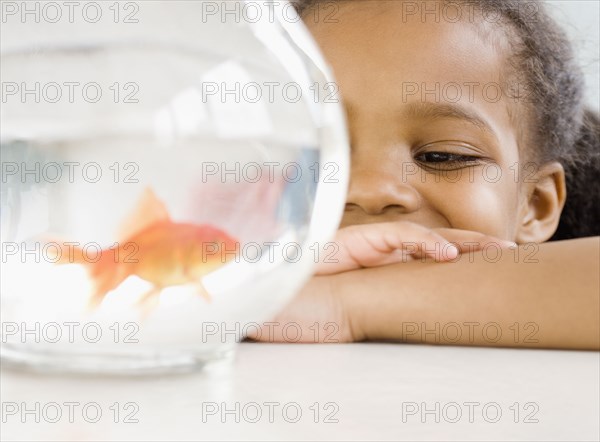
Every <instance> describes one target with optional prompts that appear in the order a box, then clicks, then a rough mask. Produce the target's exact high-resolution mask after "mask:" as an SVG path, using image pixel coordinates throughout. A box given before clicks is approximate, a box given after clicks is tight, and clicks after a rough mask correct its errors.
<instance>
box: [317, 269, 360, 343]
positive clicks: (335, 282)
mask: <svg viewBox="0 0 600 442" xmlns="http://www.w3.org/2000/svg"><path fill="white" fill-rule="evenodd" d="M362 272H364V270H354V271H351V272H345V273H339V274H336V275H332V276H329V277H327V278H328V279H329V283H330V293H331V294H332V296H333V298H334V299H336V300H337V302H338V303H339V305H340V309H341V311H342V314H343V321H344V323H345V324H346V326H347V327H348V329H349V333H350V336H351V339H352V341H353V342H360V341H365V340H368V334H367V326H368V321H367V320H366V319H367V317H368V308H369V303H368V296H365V293H364V292H363V289H362V287H363V285H362V284H361V279H363V278H362V275H361V273H362Z"/></svg>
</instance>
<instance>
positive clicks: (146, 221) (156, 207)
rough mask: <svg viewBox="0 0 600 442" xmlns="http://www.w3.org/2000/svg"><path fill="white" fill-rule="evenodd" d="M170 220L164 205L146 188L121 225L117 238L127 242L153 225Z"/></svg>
mask: <svg viewBox="0 0 600 442" xmlns="http://www.w3.org/2000/svg"><path fill="white" fill-rule="evenodd" d="M170 219H171V218H170V217H169V211H168V210H167V208H166V207H165V205H164V203H163V202H162V201H161V200H160V199H158V196H156V194H155V193H154V191H153V190H152V189H150V188H149V187H146V188H145V189H144V192H143V193H142V196H141V198H140V200H139V201H138V203H137V205H136V207H135V208H134V209H133V211H132V212H131V213H130V214H129V215H128V216H127V217H126V218H125V219H124V220H123V222H122V223H121V227H120V229H119V238H120V239H122V240H127V239H128V238H130V237H132V236H133V235H135V234H136V233H138V232H140V231H142V230H144V229H145V228H146V227H148V226H150V225H152V224H154V223H157V222H160V221H170Z"/></svg>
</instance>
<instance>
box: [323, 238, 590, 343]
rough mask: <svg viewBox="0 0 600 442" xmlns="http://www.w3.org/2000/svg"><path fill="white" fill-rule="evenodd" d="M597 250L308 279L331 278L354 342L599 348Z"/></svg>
mask: <svg viewBox="0 0 600 442" xmlns="http://www.w3.org/2000/svg"><path fill="white" fill-rule="evenodd" d="M599 250H600V238H598V237H595V238H585V239H579V240H571V241H561V242H554V243H546V244H541V245H540V246H539V250H537V252H536V253H535V254H534V256H531V257H530V258H531V259H533V260H534V261H537V262H533V263H528V262H524V261H525V256H527V255H528V254H527V253H525V252H524V250H523V248H520V249H519V252H520V253H519V255H518V259H516V261H517V262H515V252H514V251H511V250H505V251H503V252H506V253H503V256H502V258H501V259H500V260H499V261H497V262H494V263H491V262H486V260H485V259H484V256H483V254H482V253H479V252H477V253H474V254H472V255H463V256H462V257H461V259H460V260H458V262H455V263H445V264H439V263H429V262H425V263H423V262H408V263H402V264H394V265H389V266H384V267H376V268H370V269H361V270H355V271H352V272H346V273H340V274H336V275H333V276H326V277H317V278H314V279H318V278H331V280H330V281H328V285H331V287H332V291H333V293H332V296H333V297H334V298H336V299H339V301H340V302H341V305H342V308H343V310H344V312H345V316H346V317H347V318H348V321H349V323H350V326H351V329H352V333H351V335H352V336H353V337H354V338H355V339H359V340H360V339H363V338H364V339H369V340H372V339H378V340H379V339H386V340H388V339H389V340H402V341H407V342H420V343H423V342H427V343H436V338H437V343H441V344H443V343H454V344H460V345H485V346H490V345H493V346H508V347H545V348H571V349H593V350H598V349H599V347H600V328H599V322H600V318H599V316H600V287H599V285H600V283H599V279H600V274H599V272H600V270H599V268H600V259H599V254H600V253H599ZM469 257H471V258H472V259H471V260H470V259H468V258H469ZM469 261H472V262H469ZM321 286H323V285H321ZM436 323H439V326H438V329H439V331H437V330H436ZM450 323H456V324H458V326H459V327H458V328H459V329H460V331H461V336H460V338H458V339H456V336H457V326H455V325H454V324H450ZM492 323H496V324H498V325H497V326H496V325H494V324H492ZM515 323H516V324H515ZM476 324H479V325H476ZM486 324H488V327H487V329H486V332H487V334H485V335H484V333H483V328H484V326H485V325H486ZM489 324H491V325H489ZM415 327H416V331H415ZM498 329H499V330H500V331H501V333H502V335H501V337H500V338H499V339H498V341H496V342H493V341H494V340H495V337H496V332H497V330H498ZM517 329H518V334H517V332H516V330H517ZM430 330H436V331H434V332H432V333H430V334H428V335H424V336H423V333H425V332H426V331H430ZM486 336H487V337H486ZM527 337H528V339H527ZM515 340H516V342H515ZM535 341H537V342H535Z"/></svg>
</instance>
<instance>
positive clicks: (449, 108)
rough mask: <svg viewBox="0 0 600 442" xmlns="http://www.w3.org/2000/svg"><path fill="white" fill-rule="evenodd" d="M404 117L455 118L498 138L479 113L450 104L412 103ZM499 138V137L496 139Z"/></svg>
mask: <svg viewBox="0 0 600 442" xmlns="http://www.w3.org/2000/svg"><path fill="white" fill-rule="evenodd" d="M402 115H403V116H405V117H412V118H422V119H427V118H433V119H437V118H453V119H456V120H462V121H466V122H467V123H470V124H472V125H474V126H476V127H477V128H479V129H480V130H482V131H484V132H488V133H489V134H491V135H493V136H496V133H495V132H494V130H493V129H492V127H491V126H490V125H489V123H488V122H487V121H486V120H485V118H483V117H482V116H481V115H479V114H478V113H477V112H475V111H472V110H470V109H467V108H465V107H463V106H459V105H457V104H450V103H431V102H418V103H410V104H408V105H407V106H406V108H404V109H403V110H402ZM496 138H497V137H496Z"/></svg>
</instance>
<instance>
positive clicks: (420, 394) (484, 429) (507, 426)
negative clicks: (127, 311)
mask: <svg viewBox="0 0 600 442" xmlns="http://www.w3.org/2000/svg"><path fill="white" fill-rule="evenodd" d="M599 361H600V353H597V352H573V351H546V350H511V349H491V348H465V347H436V346H424V345H402V344H385V343H368V344H346V345H341V344H308V345H299V344H282V345H276V344H258V343H242V344H240V345H239V347H238V350H237V353H236V355H235V358H234V360H233V361H232V362H231V363H230V364H226V365H225V366H224V367H221V368H220V369H219V370H213V371H212V372H200V373H193V374H186V375H172V376H161V377H156V376H155V377H141V378H132V377H129V378H110V377H78V376H66V375H52V376H43V375H34V374H26V373H21V372H15V371H10V370H7V369H4V370H3V371H2V379H1V387H2V390H1V398H2V403H3V407H7V406H8V407H10V406H11V405H10V404H13V403H17V404H23V403H24V404H26V406H28V407H29V408H31V409H33V410H35V408H34V404H35V403H36V402H38V403H39V406H40V409H39V410H40V411H39V412H35V411H34V413H32V414H31V415H27V414H25V415H23V414H22V410H21V409H19V411H18V412H17V414H11V415H8V414H7V413H5V414H4V415H3V417H2V418H3V421H4V422H3V423H2V425H1V427H2V430H1V438H2V440H5V441H9V440H23V441H25V440H26V441H33V440H57V441H58V440H61V441H63V440H78V441H83V440H94V441H100V440H102V441H113V440H114V441H117V440H118V441H127V440H137V441H167V440H184V441H196V440H198V441H200V440H282V441H283V440H545V441H548V440H560V441H563V440H578V441H584V440H598V439H599V437H600V429H599V425H600V424H599V415H600V405H599V402H600V398H599V396H600V385H599V382H600V381H599V379H600V364H599ZM51 402H55V403H57V404H59V406H60V410H61V411H62V413H63V415H62V417H61V418H60V420H58V422H56V423H50V422H47V421H44V415H43V410H42V407H44V406H46V409H45V412H46V417H47V418H49V419H50V420H52V419H55V415H56V410H57V408H56V406H49V405H47V404H49V403H51ZM65 402H75V403H78V404H76V405H71V406H69V405H63V404H64V403H65ZM115 402H116V403H118V404H119V405H117V406H116V407H115V406H113V404H114V403H115ZM470 402H475V403H478V404H479V405H476V404H473V405H465V403H470ZM515 402H517V403H519V405H518V406H516V407H515V406H514V405H513V404H514V403H515ZM90 403H95V404H98V405H90V406H89V407H91V408H89V407H88V408H86V410H87V411H86V413H87V414H86V415H85V416H86V417H87V418H88V419H90V420H93V419H94V416H95V410H96V409H97V408H99V409H100V410H101V411H102V417H101V418H100V420H99V421H98V422H96V423H93V422H86V420H85V419H84V415H83V412H82V409H83V406H84V405H86V404H90ZM127 403H134V404H135V405H131V404H130V405H127V406H125V404H127ZM253 403H254V404H253ZM268 403H275V404H268ZM315 403H318V405H316V406H315V405H314V404H315ZM411 403H413V404H411ZM414 403H416V404H417V405H416V406H417V407H419V408H417V409H416V410H417V411H416V414H409V411H411V410H415V408H414V407H415V405H414ZM436 403H439V413H438V416H437V417H439V420H440V422H439V423H436V421H435V420H436V412H435V406H436V405H435V404H436ZM450 403H456V404H457V405H453V404H451V405H448V404H450ZM527 403H534V404H535V405H532V404H529V405H527V408H526V405H525V404H527ZM7 404H8V405H7ZM236 404H237V407H238V410H239V411H238V412H236V411H235V410H236ZM495 404H497V405H495ZM13 405H14V404H13ZM485 405H487V407H486V410H487V411H486V413H485V414H484V413H483V407H484V406H485ZM19 406H21V405H19ZM111 406H112V407H113V408H112V409H111ZM284 406H285V407H286V412H285V413H284V412H283V408H284ZM52 407H54V408H52ZM69 407H72V409H73V410H74V413H73V422H72V423H71V422H69V416H68V410H69ZM411 407H412V408H411ZM425 407H426V408H427V409H429V410H434V411H433V412H432V413H430V414H424V415H422V414H421V411H422V410H424V409H425ZM509 407H512V409H511V408H509ZM403 408H404V414H403ZM498 408H499V409H500V410H501V412H502V416H501V417H500V419H499V420H498V422H496V423H493V422H488V421H487V420H486V419H488V420H490V421H492V420H494V419H495V416H496V409H498ZM116 409H119V410H120V413H119V415H115V410H116ZM298 409H299V410H300V411H301V413H302V415H301V417H300V419H299V421H298V422H296V423H294V422H292V421H293V420H294V419H295V417H296V410H298ZM469 409H471V410H473V416H472V418H471V417H470V416H469ZM516 409H519V410H520V413H519V415H518V416H515V410H516ZM227 410H231V412H230V413H229V414H227V413H225V414H222V412H225V411H227ZM270 410H271V411H272V412H273V414H272V417H271V416H269V411H270ZM316 410H319V413H318V414H317V413H316ZM458 410H460V411H461V412H462V417H461V418H460V420H459V421H458V422H456V423H451V422H449V421H450V420H453V419H455V416H456V412H457V411H458ZM257 411H260V412H261V413H262V417H260V420H258V422H256V423H253V422H251V421H252V420H254V419H256V416H257V414H256V413H257ZM131 412H132V413H133V416H132V418H133V419H137V420H138V422H137V423H136V422H129V423H126V422H123V421H124V420H125V415H127V414H129V413H131ZM211 412H215V414H211ZM36 413H37V416H40V417H41V421H40V423H35V418H36ZM530 413H533V415H532V416H530V419H532V420H533V419H535V420H537V421H538V422H528V423H526V422H524V421H525V420H526V416H527V415H529V414H530ZM327 416H329V418H330V420H333V422H325V420H327V419H326V417H327ZM515 417H516V419H517V421H518V422H517V423H515ZM23 418H24V419H26V423H22V422H21V420H22V419H23ZM115 418H116V420H117V422H116V423H115V422H114V420H115ZM315 418H316V420H317V423H315ZM422 419H425V422H422ZM236 420H239V422H236ZM271 420H272V422H271ZM336 420H337V422H335V421H336ZM223 421H224V422H223ZM403 421H404V422H403Z"/></svg>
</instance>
